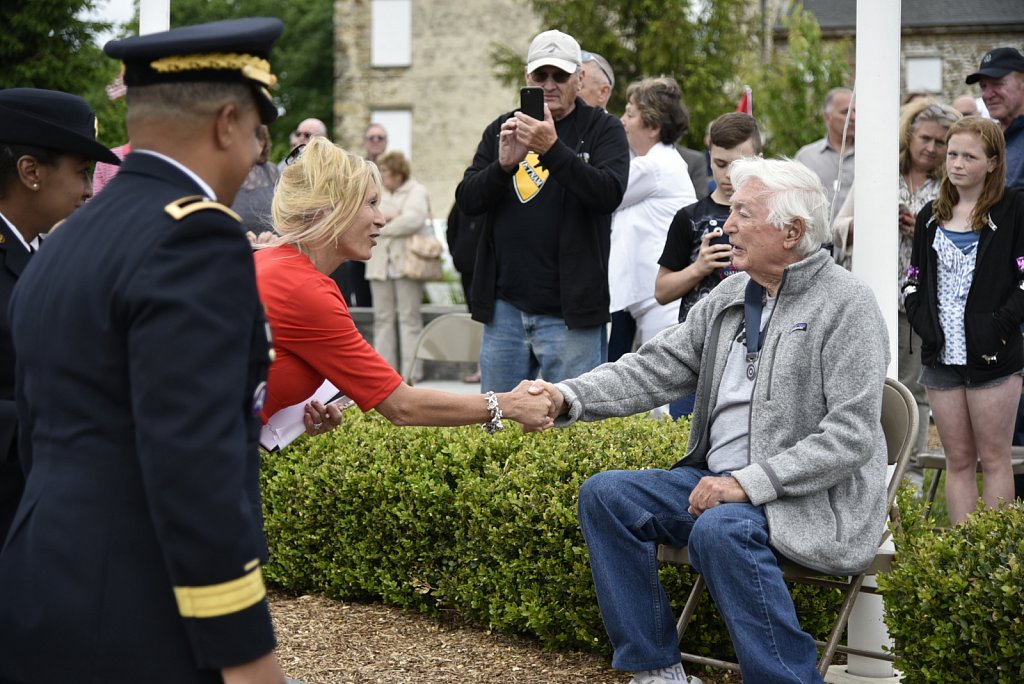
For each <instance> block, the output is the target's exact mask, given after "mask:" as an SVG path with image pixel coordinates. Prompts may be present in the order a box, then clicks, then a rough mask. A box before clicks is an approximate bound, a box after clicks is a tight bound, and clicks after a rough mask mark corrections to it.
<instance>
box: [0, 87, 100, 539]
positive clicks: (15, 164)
mask: <svg viewBox="0 0 1024 684" xmlns="http://www.w3.org/2000/svg"><path fill="white" fill-rule="evenodd" d="M94 160H103V161H108V162H111V163H120V162H119V161H118V159H117V158H116V157H115V156H114V155H113V154H112V153H111V152H110V150H108V149H107V148H106V147H104V146H103V145H101V144H100V143H99V142H97V141H96V115H95V113H93V111H92V109H91V108H90V107H89V104H88V103H87V102H86V101H85V100H83V99H82V98H80V97H78V96H76V95H71V94H70V93H63V92H60V91H56V90H39V89H36V88H8V89H7V90H0V545H2V544H3V540H4V538H5V537H6V536H7V530H8V528H9V527H10V526H11V520H12V519H13V518H14V511H15V509H16V508H17V506H18V501H19V500H20V499H21V491H22V489H23V488H24V484H25V478H24V475H23V473H22V469H21V464H20V463H19V462H18V440H17V436H18V430H17V428H18V421H17V417H16V412H15V406H14V348H13V346H12V343H11V328H10V325H9V324H8V322H7V304H8V302H9V301H10V299H11V292H12V291H13V290H14V284H15V283H16V282H17V281H18V277H19V276H20V275H21V272H22V271H23V270H24V269H25V267H26V266H28V260H29V257H30V256H31V254H32V253H33V252H35V250H36V249H38V248H39V240H40V237H39V236H40V235H41V234H43V233H46V232H48V231H49V230H50V229H51V228H53V226H54V224H56V223H59V222H60V221H63V220H64V219H65V218H67V216H68V214H70V213H71V212H72V211H74V210H75V209H77V208H78V207H79V206H81V205H82V204H83V203H84V202H85V201H86V200H87V199H89V197H90V196H91V195H92V187H91V184H90V182H89V170H90V168H91V167H92V162H93V161H94Z"/></svg>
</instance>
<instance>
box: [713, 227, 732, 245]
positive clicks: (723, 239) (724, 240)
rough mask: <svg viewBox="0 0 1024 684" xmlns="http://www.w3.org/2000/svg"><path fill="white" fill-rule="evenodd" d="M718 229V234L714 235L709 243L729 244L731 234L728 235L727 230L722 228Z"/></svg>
mask: <svg viewBox="0 0 1024 684" xmlns="http://www.w3.org/2000/svg"><path fill="white" fill-rule="evenodd" d="M717 230H718V231H719V232H718V235H717V236H715V237H712V238H711V240H709V243H710V244H712V245H727V244H729V236H728V235H726V233H725V231H724V230H722V229H721V228H718V229H717Z"/></svg>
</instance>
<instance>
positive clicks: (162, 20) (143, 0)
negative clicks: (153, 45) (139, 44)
mask: <svg viewBox="0 0 1024 684" xmlns="http://www.w3.org/2000/svg"><path fill="white" fill-rule="evenodd" d="M170 27H171V0H140V2H139V35H140V36H144V35H146V34H147V33H159V32H160V31H166V30H167V29H169V28H170Z"/></svg>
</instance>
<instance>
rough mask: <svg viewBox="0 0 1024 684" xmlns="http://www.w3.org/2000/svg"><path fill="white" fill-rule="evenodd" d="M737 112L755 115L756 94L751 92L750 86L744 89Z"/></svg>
mask: <svg viewBox="0 0 1024 684" xmlns="http://www.w3.org/2000/svg"><path fill="white" fill-rule="evenodd" d="M736 111H737V112H743V113H744V114H750V115H751V116H753V115H754V93H753V92H752V91H751V90H750V86H744V87H743V95H741V96H740V102H739V104H738V105H736Z"/></svg>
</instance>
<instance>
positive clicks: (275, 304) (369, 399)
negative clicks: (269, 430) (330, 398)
mask: <svg viewBox="0 0 1024 684" xmlns="http://www.w3.org/2000/svg"><path fill="white" fill-rule="evenodd" d="M255 259H256V283H257V285H258V287H259V293H260V299H261V300H262V302H263V306H264V307H265V308H266V312H267V319H268V320H269V322H270V331H271V334H272V335H273V341H272V344H273V348H274V353H275V358H274V361H273V363H271V364H270V371H269V373H268V376H267V398H266V403H265V404H264V405H263V412H262V416H261V417H262V419H263V422H264V423H266V422H267V420H268V419H269V418H270V416H272V415H274V413H276V412H277V411H279V410H280V409H282V408H285V407H286V406H291V405H293V404H298V403H299V402H301V401H303V400H305V399H307V398H309V397H310V396H311V395H312V394H313V392H315V391H316V389H317V388H318V387H319V386H320V385H321V384H322V383H323V381H324V379H325V378H326V379H328V380H330V381H331V382H332V383H333V384H334V385H335V386H336V387H337V388H338V389H340V390H341V391H342V392H344V393H345V394H346V395H348V396H349V398H351V399H353V400H354V401H355V402H356V404H358V405H359V408H360V409H362V410H363V411H369V410H370V409H372V408H374V407H375V406H377V404H379V403H380V402H381V401H383V400H384V399H385V398H387V397H388V395H390V394H391V393H392V392H393V391H395V388H396V387H398V385H399V384H400V383H401V382H402V377H401V376H400V375H399V374H398V373H397V372H396V371H395V370H394V369H393V368H392V367H391V366H389V365H388V363H387V362H386V361H385V360H384V359H383V358H382V357H381V355H380V354H378V353H377V352H376V351H375V350H374V349H373V347H371V346H370V344H369V343H368V342H367V341H366V339H365V338H364V337H363V336H362V335H361V334H360V333H359V330H357V329H356V324H355V322H354V321H353V320H352V315H351V314H350V313H349V310H348V305H346V304H345V298H344V297H342V296H341V292H340V291H339V290H338V285H337V284H336V283H335V282H334V281H333V280H331V279H330V278H329V277H328V276H326V275H324V274H323V273H320V272H319V271H318V270H316V267H315V266H313V263H312V262H311V261H310V260H309V257H307V256H306V255H305V254H302V253H301V252H299V251H298V250H297V249H295V248H294V247H293V246H291V245H280V246H277V247H269V248H266V249H261V250H259V251H257V252H256V254H255Z"/></svg>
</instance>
